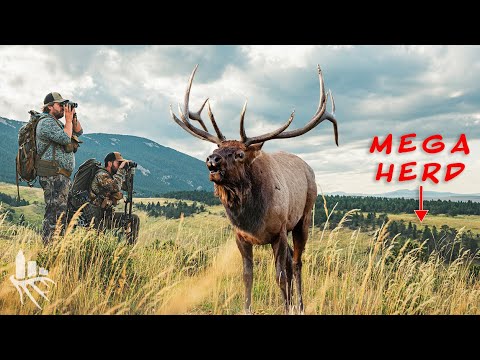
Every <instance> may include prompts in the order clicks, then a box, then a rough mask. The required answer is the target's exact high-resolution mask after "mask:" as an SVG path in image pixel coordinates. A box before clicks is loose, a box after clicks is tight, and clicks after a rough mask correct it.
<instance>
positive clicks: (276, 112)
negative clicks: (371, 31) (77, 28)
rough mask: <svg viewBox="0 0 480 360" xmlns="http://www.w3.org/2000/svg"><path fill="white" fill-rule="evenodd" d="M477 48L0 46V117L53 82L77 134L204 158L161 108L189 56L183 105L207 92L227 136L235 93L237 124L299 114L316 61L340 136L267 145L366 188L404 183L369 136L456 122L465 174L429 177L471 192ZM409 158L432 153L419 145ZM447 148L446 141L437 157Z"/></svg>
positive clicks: (178, 91)
mask: <svg viewBox="0 0 480 360" xmlns="http://www.w3.org/2000/svg"><path fill="white" fill-rule="evenodd" d="M479 59H480V47H479V46H424V45H422V46H403V45H399V46H348V45H342V46H330V45H329V46H304V45H275V46H274V45H264V46H257V45H255V46H251V45H242V46H230V45H229V46H183V45H182V46H172V45H169V46H143V45H142V46H140V45H133V46H125V45H124V46H107V45H95V46H93V45H92V46H90V45H89V46H82V45H76V46H0V78H1V79H2V81H1V82H0V116H3V117H6V118H11V119H18V120H27V118H28V114H27V112H28V110H30V109H37V110H38V109H39V108H40V106H41V105H42V101H43V98H44V97H45V95H46V94H47V93H48V92H51V91H58V92H60V93H61V94H62V96H63V97H65V98H69V99H72V100H74V101H76V102H78V103H79V108H78V109H77V110H78V114H79V119H80V120H81V122H82V124H83V126H84V129H85V132H86V133H89V132H104V133H105V132H108V133H119V134H130V135H136V136H143V137H146V138H149V139H151V140H153V141H156V142H158V143H159V144H162V145H165V146H169V147H171V148H174V149H176V150H178V151H182V152H185V153H187V154H189V155H191V156H194V157H196V158H199V159H200V160H203V159H204V158H205V157H206V156H207V155H208V154H209V153H210V152H211V151H212V150H213V149H214V148H215V145H213V144H211V143H208V142H205V141H201V140H199V139H196V138H193V137H192V136H191V135H189V134H187V133H186V132H185V131H184V130H183V129H181V128H180V127H179V126H178V125H176V124H175V123H174V122H173V121H172V119H171V117H170V114H169V111H170V110H169V107H170V104H172V108H173V110H174V112H175V113H177V114H178V110H177V104H178V103H182V102H183V96H184V92H185V88H186V86H187V81H188V77H189V76H190V73H191V71H192V69H193V68H194V66H195V64H199V68H198V71H197V74H196V77H195V81H194V84H193V87H192V92H191V104H190V108H191V109H193V110H197V109H198V107H199V106H200V105H201V104H202V102H203V101H204V100H205V99H206V98H207V97H208V98H209V99H210V104H211V106H212V110H213V112H214V114H215V117H216V119H217V122H218V124H219V126H220V128H221V129H222V132H223V133H224V134H225V135H226V136H227V137H228V138H230V139H238V138H239V118H240V112H241V109H242V107H243V104H244V102H245V101H248V108H247V113H246V118H245V126H246V131H247V134H248V135H251V136H256V135H259V134H261V133H265V132H269V131H272V130H273V129H275V128H278V127H279V126H281V125H282V124H283V123H284V122H285V121H286V120H287V119H288V117H289V115H290V113H291V111H292V110H293V109H295V114H296V116H295V120H294V122H293V123H292V124H291V126H290V127H291V128H292V129H294V128H298V127H301V126H303V125H304V124H305V123H306V122H308V121H309V120H310V118H311V117H312V116H313V115H314V113H315V111H316V109H317V106H318V98H319V81H318V75H317V70H316V67H317V64H319V65H320V66H321V68H322V70H323V75H324V80H325V85H326V88H327V89H331V90H332V93H333V94H334V96H335V102H336V109H337V111H336V116H337V119H338V123H339V135H340V136H339V141H340V147H336V146H335V144H334V140H333V129H332V124H331V123H330V122H325V123H322V124H320V125H319V126H318V127H317V128H315V129H313V130H312V131H310V132H309V133H308V134H306V135H303V136H302V137H299V138H295V139H286V140H274V141H271V142H267V143H266V144H265V146H264V149H265V150H266V151H280V150H283V151H291V152H293V153H296V154H298V155H299V156H300V157H302V158H304V159H305V160H306V161H308V162H309V164H311V166H312V167H313V168H314V170H315V172H316V174H317V176H318V178H319V180H318V181H319V183H322V184H323V185H322V189H323V190H324V191H346V192H367V193H368V192H370V193H375V192H379V191H381V190H385V191H389V190H395V189H398V188H405V187H409V188H413V187H414V185H415V184H414V182H412V183H411V184H410V183H407V185H405V183H395V184H393V183H392V184H383V183H378V182H376V181H375V180H374V172H373V169H374V168H375V166H376V161H378V159H377V157H376V156H373V155H371V154H369V153H368V148H369V146H370V143H371V140H372V138H373V136H375V135H378V136H385V135H386V134H389V133H393V134H394V136H396V138H397V139H398V138H399V137H400V136H401V135H403V134H406V133H416V134H417V138H418V141H421V140H422V139H423V138H425V137H427V136H428V135H432V134H435V133H439V134H441V135H442V136H443V137H444V139H445V142H446V143H448V144H452V143H453V142H455V140H456V139H458V136H459V134H461V133H465V134H467V138H468V141H469V145H470V147H471V154H470V155H469V156H465V157H463V161H464V162H465V164H466V165H467V168H466V170H465V172H464V174H462V175H461V176H460V177H459V178H458V179H455V180H454V181H452V182H451V183H447V184H438V185H437V187H436V188H438V189H440V188H441V189H443V190H445V191H457V192H460V193H466V192H478V189H477V187H476V185H475V184H476V181H474V179H475V177H474V176H475V173H476V174H478V173H479V170H480V163H479V160H478V158H479V157H478V155H475V154H478V150H479V149H478V146H479V145H478V143H479V141H478V140H479V139H480V126H479V125H480V111H479V110H478V103H480V91H479V85H478V84H480V71H479V70H480V60H479ZM328 106H329V109H330V104H329V105H328ZM206 115H207V114H206V111H205V115H204V117H207V116H206ZM209 128H211V126H209ZM413 157H414V158H415V159H418V161H419V162H420V161H427V160H428V158H431V157H429V156H426V155H425V154H424V153H422V152H421V151H417V152H415V154H414V156H413ZM452 157H453V156H451V155H449V154H448V152H447V151H445V152H444V153H441V154H438V156H437V157H436V159H437V161H438V162H442V163H448V162H452V161H453V160H452ZM404 158H405V157H404V156H403V154H392V155H391V156H389V157H388V159H386V160H388V161H390V162H397V161H398V162H401V161H403V160H404Z"/></svg>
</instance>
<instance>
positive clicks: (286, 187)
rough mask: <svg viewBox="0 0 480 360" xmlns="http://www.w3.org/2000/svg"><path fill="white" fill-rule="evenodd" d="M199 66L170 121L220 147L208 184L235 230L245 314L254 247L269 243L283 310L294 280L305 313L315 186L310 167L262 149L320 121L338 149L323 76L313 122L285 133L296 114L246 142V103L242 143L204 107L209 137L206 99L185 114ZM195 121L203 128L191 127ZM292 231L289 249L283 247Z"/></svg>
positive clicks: (209, 165)
mask: <svg viewBox="0 0 480 360" xmlns="http://www.w3.org/2000/svg"><path fill="white" fill-rule="evenodd" d="M197 67H198V65H197V66H196V67H195V69H194V70H193V72H192V74H191V76H190V79H189V82H188V85H187V89H186V92H185V99H184V105H183V110H182V109H181V107H180V105H178V109H179V113H180V118H181V119H179V118H178V117H177V116H176V115H175V114H174V113H173V111H172V108H171V106H170V114H171V116H172V118H173V120H174V121H175V122H176V123H177V124H178V125H180V127H181V128H182V129H184V130H185V131H186V132H188V133H189V134H191V135H193V136H195V137H197V138H199V139H201V140H206V141H210V142H212V143H215V144H217V145H218V148H217V149H215V151H213V153H212V154H211V155H209V156H208V157H207V160H206V165H207V168H208V170H210V181H213V182H214V189H215V190H214V193H215V195H216V196H217V197H219V198H220V200H221V202H222V204H223V206H224V207H225V210H226V213H227V216H228V218H229V220H230V222H231V223H232V225H233V226H234V228H235V232H236V243H237V246H238V249H239V250H240V253H241V255H242V258H243V281H244V285H245V304H244V305H245V312H246V313H250V312H251V298H252V282H253V245H266V244H271V246H272V248H273V253H274V257H275V268H276V278H277V283H278V285H279V286H280V289H281V292H282V295H283V300H284V304H285V311H286V312H287V313H288V312H289V310H290V308H291V306H292V305H293V304H292V291H293V279H294V278H295V284H296V292H297V297H298V309H299V310H300V312H302V313H303V311H304V306H303V299H302V252H303V250H304V249H305V244H306V242H307V239H308V227H309V226H310V223H311V218H312V208H313V205H314V203H315V199H316V198H317V185H316V183H315V174H314V172H313V170H312V168H311V167H310V166H309V165H308V164H307V163H306V162H305V161H303V160H302V159H301V158H299V157H298V156H296V155H293V154H289V153H285V152H278V153H272V154H269V153H266V152H264V151H262V146H263V144H264V143H265V142H266V141H269V140H273V139H287V138H292V137H295V136H300V135H303V134H305V133H306V132H308V131H310V130H312V129H313V128H314V127H315V126H317V125H318V124H320V123H321V122H322V121H323V120H329V121H331V122H332V123H333V128H334V132H335V143H336V144H337V146H338V131H337V121H336V119H335V117H334V115H333V114H334V113H335V101H334V99H333V96H332V94H331V92H330V93H329V94H330V97H331V100H332V113H329V112H327V111H326V107H327V100H328V94H327V95H325V91H324V83H323V76H322V71H321V70H320V66H318V76H319V81H320V100H319V105H318V108H317V111H316V112H315V115H313V117H312V119H311V120H310V121H309V122H308V123H307V124H306V125H305V126H304V127H302V128H300V129H296V130H291V131H285V130H286V129H287V127H288V126H289V125H290V124H291V122H292V120H293V117H294V113H295V111H294V112H292V114H291V115H290V118H289V119H288V121H287V122H286V123H285V124H284V125H283V126H281V127H280V128H278V129H277V130H275V131H272V132H270V133H268V134H265V135H260V136H255V137H248V136H247V134H246V133H245V128H244V118H245V111H246V108H247V103H245V105H244V107H243V110H242V112H241V115H240V141H237V140H227V139H226V138H225V136H224V135H223V134H222V132H221V131H220V129H219V127H218V126H217V123H216V122H215V117H214V115H213V113H212V111H211V108H210V103H208V116H209V118H210V120H211V122H212V125H213V128H214V129H215V132H216V134H217V136H215V135H212V134H210V133H209V132H208V130H207V128H206V126H205V123H204V122H203V120H202V117H201V112H202V110H203V108H204V107H205V104H206V103H207V101H208V99H207V100H205V101H204V103H203V105H202V106H201V107H200V109H199V110H198V111H197V112H191V111H190V110H189V98H190V90H191V87H192V82H193V78H194V76H195V72H196V70H197ZM190 120H196V121H198V122H199V124H200V125H201V127H202V128H203V130H202V129H200V128H198V127H195V126H193V125H192V123H191V122H190ZM289 232H292V239H293V250H292V248H291V247H290V245H289V244H288V242H287V236H288V233H289Z"/></svg>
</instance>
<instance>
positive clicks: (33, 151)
mask: <svg viewBox="0 0 480 360" xmlns="http://www.w3.org/2000/svg"><path fill="white" fill-rule="evenodd" d="M29 113H30V120H29V121H28V122H27V123H26V124H25V125H23V126H22V127H21V128H20V130H19V131H18V152H17V157H16V158H15V165H16V179H17V195H18V200H19V201H20V189H19V186H18V182H19V181H26V182H27V183H28V186H30V187H32V186H33V184H34V181H35V179H36V177H37V169H36V166H35V165H36V164H35V161H36V159H37V143H36V131H37V124H38V121H39V120H40V119H41V115H42V113H39V112H37V111H35V110H30V111H29ZM42 155H43V154H42Z"/></svg>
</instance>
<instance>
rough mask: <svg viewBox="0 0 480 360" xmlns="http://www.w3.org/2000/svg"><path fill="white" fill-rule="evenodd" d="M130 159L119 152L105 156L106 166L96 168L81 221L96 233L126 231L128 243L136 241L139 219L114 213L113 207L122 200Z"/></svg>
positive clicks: (134, 216) (135, 216) (133, 215)
mask: <svg viewBox="0 0 480 360" xmlns="http://www.w3.org/2000/svg"><path fill="white" fill-rule="evenodd" d="M129 163H130V160H125V159H124V158H123V157H122V155H121V154H120V153H119V152H112V153H109V154H108V155H107V156H106V157H105V167H104V168H101V169H99V170H98V171H97V172H96V173H95V176H94V177H93V180H92V183H91V185H90V194H89V197H90V202H89V204H87V205H86V207H85V208H84V211H83V215H82V217H83V219H84V220H85V221H86V223H91V222H92V219H93V222H94V226H95V228H96V229H98V230H99V231H104V230H106V229H120V228H124V229H125V236H126V240H127V242H128V243H130V244H133V243H135V242H136V241H137V239H138V231H139V227H140V219H139V218H138V216H137V215H135V214H132V215H131V217H130V218H128V217H127V216H128V215H127V214H124V213H116V212H115V206H116V205H117V204H118V202H119V201H120V200H121V199H122V198H123V194H122V190H126V183H125V182H126V176H128V173H127V169H126V167H128V164H129Z"/></svg>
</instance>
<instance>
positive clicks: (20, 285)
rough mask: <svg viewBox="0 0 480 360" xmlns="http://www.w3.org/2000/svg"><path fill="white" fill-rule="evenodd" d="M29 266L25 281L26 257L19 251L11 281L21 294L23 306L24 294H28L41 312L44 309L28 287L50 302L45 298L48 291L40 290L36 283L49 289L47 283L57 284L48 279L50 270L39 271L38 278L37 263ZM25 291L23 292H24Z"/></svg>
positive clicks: (30, 262)
mask: <svg viewBox="0 0 480 360" xmlns="http://www.w3.org/2000/svg"><path fill="white" fill-rule="evenodd" d="M27 264H28V266H27V278H26V279H25V256H24V255H23V251H22V250H19V251H18V254H17V257H16V259H15V276H13V275H12V276H10V281H11V282H12V284H13V285H14V286H15V288H16V289H17V290H18V293H19V294H20V301H21V302H22V304H23V292H25V294H27V296H28V297H29V298H30V300H32V301H33V303H34V304H35V305H36V306H37V307H38V308H39V309H40V310H41V309H42V308H41V307H40V305H38V303H37V302H36V301H35V299H34V298H33V296H32V294H30V290H28V288H27V285H30V286H31V287H32V288H33V290H35V291H36V292H37V293H38V294H40V295H41V296H42V297H43V298H44V299H45V300H47V301H50V300H48V298H47V297H46V296H45V293H46V292H47V291H42V290H40V289H39V288H38V287H37V286H36V285H35V283H36V282H37V281H40V282H41V283H42V284H45V285H46V286H47V287H48V284H47V283H46V282H47V281H50V282H51V283H53V284H55V282H54V281H53V280H52V279H50V278H48V277H47V275H48V270H45V269H44V268H42V267H41V268H40V269H38V275H39V276H37V262H36V261H29V262H28V263H27ZM22 290H23V291H22Z"/></svg>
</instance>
